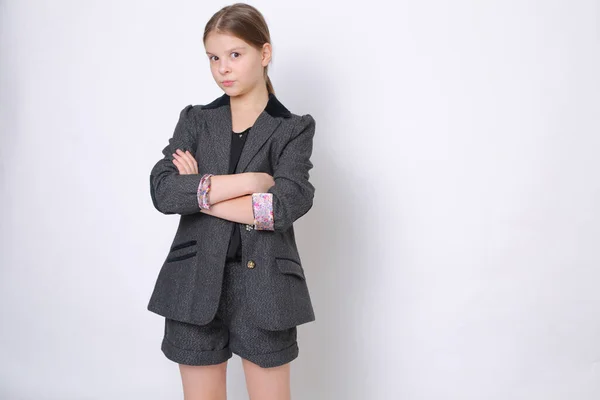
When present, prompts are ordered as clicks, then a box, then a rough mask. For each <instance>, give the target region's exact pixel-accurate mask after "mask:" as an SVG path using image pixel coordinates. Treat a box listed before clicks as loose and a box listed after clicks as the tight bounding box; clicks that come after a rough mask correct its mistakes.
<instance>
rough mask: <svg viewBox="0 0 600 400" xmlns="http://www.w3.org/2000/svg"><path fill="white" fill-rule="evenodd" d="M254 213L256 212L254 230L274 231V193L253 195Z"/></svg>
mask: <svg viewBox="0 0 600 400" xmlns="http://www.w3.org/2000/svg"><path fill="white" fill-rule="evenodd" d="M252 211H253V212H254V229H256V230H259V231H265V230H266V231H272V230H274V221H273V193H252Z"/></svg>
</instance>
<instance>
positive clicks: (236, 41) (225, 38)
mask: <svg viewBox="0 0 600 400" xmlns="http://www.w3.org/2000/svg"><path fill="white" fill-rule="evenodd" d="M204 47H206V51H207V52H211V53H214V52H221V51H222V52H228V51H229V50H233V49H234V48H238V49H241V48H247V47H248V43H246V42H245V41H244V40H242V39H240V38H239V37H237V36H233V35H230V34H228V33H219V32H211V33H210V34H209V35H208V37H207V38H206V42H205V43H204Z"/></svg>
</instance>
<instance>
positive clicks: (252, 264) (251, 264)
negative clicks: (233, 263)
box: [247, 260, 256, 268]
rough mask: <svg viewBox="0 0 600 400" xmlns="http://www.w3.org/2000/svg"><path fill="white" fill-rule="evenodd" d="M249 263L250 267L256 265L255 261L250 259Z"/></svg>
mask: <svg viewBox="0 0 600 400" xmlns="http://www.w3.org/2000/svg"><path fill="white" fill-rule="evenodd" d="M247 265H248V268H254V266H255V265H256V264H255V263H254V261H252V260H250V261H248V264H247Z"/></svg>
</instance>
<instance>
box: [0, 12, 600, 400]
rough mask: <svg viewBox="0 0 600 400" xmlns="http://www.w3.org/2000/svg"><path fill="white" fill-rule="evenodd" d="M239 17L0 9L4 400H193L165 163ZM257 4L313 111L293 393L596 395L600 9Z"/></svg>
mask: <svg viewBox="0 0 600 400" xmlns="http://www.w3.org/2000/svg"><path fill="white" fill-rule="evenodd" d="M227 4H229V3H222V4H219V3H214V2H213V3H209V2H201V1H170V2H165V1H148V0H145V1H116V0H112V1H108V0H103V1H75V0H72V1H64V0H63V1H52V2H47V1H31V0H29V1H26V0H20V1H16V0H13V1H7V0H5V1H2V2H1V3H0V46H1V47H0V51H1V52H0V56H1V59H0V61H1V65H0V83H1V90H0V124H1V125H0V126H1V139H2V142H1V146H0V156H1V158H0V160H1V161H0V162H1V164H0V173H1V186H0V188H1V193H0V195H1V197H0V202H1V210H2V211H1V213H2V214H1V220H0V221H1V222H0V226H1V234H2V240H1V254H0V263H1V269H0V321H1V322H0V326H1V330H0V354H1V356H0V398H1V399H8V400H12V399H19V400H21V399H37V400H42V399H61V400H69V399H74V400H80V399H90V400H91V399H111V400H117V399H145V400H150V399H167V398H168V399H176V398H182V396H181V381H180V377H179V371H178V368H177V365H176V364H174V363H173V362H171V361H169V360H168V359H166V358H165V357H164V355H163V354H162V352H161V351H160V342H161V339H162V333H163V318H162V317H160V316H158V315H156V314H153V313H150V312H148V311H147V310H146V305H147V302H148V299H149V296H150V293H151V290H152V288H153V285H154V282H155V279H156V276H157V274H158V271H159V269H160V266H161V263H162V261H163V260H164V257H165V255H166V251H168V247H169V245H170V241H171V239H172V237H173V234H174V232H175V228H176V226H177V221H178V217H177V216H165V215H162V214H160V213H159V212H158V211H156V210H155V209H154V208H153V206H152V202H151V199H150V193H149V172H150V169H151V167H152V166H153V165H154V163H155V162H156V161H157V160H158V159H159V158H160V157H162V154H161V150H162V148H163V147H164V146H165V145H166V144H167V140H168V138H169V137H170V136H171V135H172V132H173V129H174V127H175V124H176V122H177V119H178V116H179V112H180V111H181V109H182V108H183V107H184V106H185V105H187V104H206V103H208V102H210V101H212V100H213V99H215V98H216V97H218V96H220V95H221V94H222V92H221V91H220V90H219V88H218V87H217V85H216V83H215V82H214V81H213V79H212V76H211V75H210V71H209V66H208V58H207V57H206V55H205V54H204V47H203V44H202V32H203V29H204V25H205V24H206V22H207V21H208V19H209V18H210V16H211V15H212V14H213V13H214V12H216V11H217V10H218V9H219V8H221V7H222V6H224V5H227ZM252 5H254V6H256V7H257V8H258V9H259V10H261V12H262V13H263V14H264V16H265V18H266V20H267V22H268V24H269V28H270V31H271V34H272V43H273V47H274V59H273V64H272V65H271V70H270V75H271V78H272V80H273V84H274V87H275V90H276V94H277V96H278V98H279V99H280V100H281V101H282V103H283V104H285V105H286V106H287V107H288V108H289V109H290V110H291V111H292V112H294V113H296V114H306V113H310V114H311V115H312V116H313V117H314V118H315V120H316V121H317V132H316V136H315V143H314V145H315V148H314V152H313V157H312V161H313V163H314V166H315V167H314V169H313V170H312V173H311V181H312V182H313V184H314V185H315V187H316V195H315V196H316V197H315V203H314V206H313V209H312V210H311V211H310V212H309V213H308V214H307V215H306V216H305V217H303V218H302V219H300V220H299V221H297V223H296V224H295V226H296V234H297V243H298V246H299V249H300V252H301V256H302V260H303V264H304V266H305V269H306V273H307V279H308V283H309V288H310V290H311V295H312V298H313V303H314V306H315V312H316V317H317V320H316V321H315V322H313V323H311V324H306V325H302V326H300V327H299V346H300V356H299V358H298V359H297V360H296V361H294V362H293V364H292V386H293V393H294V394H293V398H295V399H311V400H321V399H322V400H331V399H334V400H337V399H340V400H355V399H356V400H359V399H360V400H365V399H368V400H371V399H374V400H388V399H389V400H396V399H398V400H439V399H444V400H453V399H456V400H471V399H473V400H480V399H487V400H508V399H511V400H512V399H523V400H532V399H534V400H537V399H540V400H554V399H561V400H563V399H564V400H592V399H594V400H595V399H598V398H600V318H599V315H600V313H599V308H600V290H599V289H598V286H599V280H600V269H599V267H600V250H599V249H598V243H599V239H600V207H599V205H598V204H599V202H600V179H599V178H598V170H599V168H600V159H599V157H598V154H599V152H600V135H599V133H600V92H599V90H600V77H599V74H598V71H600V47H599V46H600V38H599V37H600V33H599V32H600V22H599V20H600V5H599V3H598V2H597V1H584V0H580V1H567V0H561V1H558V0H557V1H541V0H538V1H532V0H529V1H515V0H513V1H501V0H494V1H491V0H490V1H485V2H483V1H476V0H471V1H466V0H462V1H454V2H443V1H418V2H417V1H399V2H391V1H389V2H383V1H370V2H368V3H364V4H359V3H348V2H341V1H330V2H323V1H310V0H307V1H303V2H299V1H297V2H294V3H291V2H276V1H257V2H253V3H252ZM228 371H229V372H228V374H229V375H228V390H229V395H230V397H229V398H231V399H243V398H246V397H245V385H244V377H243V371H242V368H241V362H240V359H239V357H237V356H234V358H232V360H231V361H230V363H229V370H228Z"/></svg>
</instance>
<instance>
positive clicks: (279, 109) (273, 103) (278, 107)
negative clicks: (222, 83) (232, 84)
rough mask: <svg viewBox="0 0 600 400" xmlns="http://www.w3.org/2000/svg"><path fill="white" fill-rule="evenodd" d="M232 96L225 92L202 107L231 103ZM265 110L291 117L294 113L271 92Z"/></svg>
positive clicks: (279, 115) (273, 114)
mask: <svg viewBox="0 0 600 400" xmlns="http://www.w3.org/2000/svg"><path fill="white" fill-rule="evenodd" d="M230 101H231V97H230V96H229V95H228V94H227V93H224V94H223V95H222V96H221V97H218V98H216V99H215V100H213V101H212V102H211V103H209V104H206V105H204V106H201V107H200V108H201V109H203V110H204V109H211V108H218V107H222V106H228V105H230V104H231V103H230ZM265 111H266V112H267V113H268V114H269V115H270V116H272V117H275V118H277V117H282V118H290V117H291V116H292V113H291V112H290V111H289V110H288V109H287V108H286V107H285V106H284V105H283V104H281V102H280V101H279V99H277V97H276V96H275V94H273V93H269V101H268V102H267V105H266V107H265Z"/></svg>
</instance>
